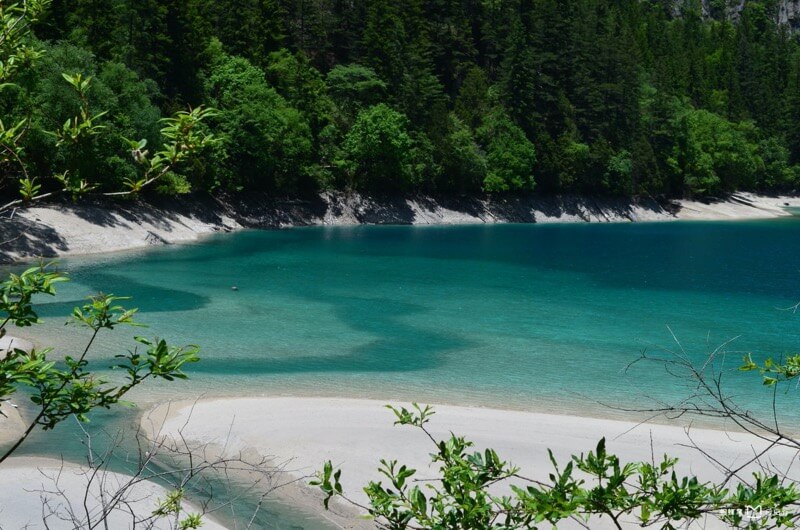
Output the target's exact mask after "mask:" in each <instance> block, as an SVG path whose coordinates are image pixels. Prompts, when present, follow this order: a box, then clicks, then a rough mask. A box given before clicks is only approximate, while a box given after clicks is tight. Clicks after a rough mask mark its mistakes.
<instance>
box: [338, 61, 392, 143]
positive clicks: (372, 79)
mask: <svg viewBox="0 0 800 530" xmlns="http://www.w3.org/2000/svg"><path fill="white" fill-rule="evenodd" d="M325 83H326V84H327V86H328V94H330V96H331V98H332V99H333V100H334V102H335V103H336V106H337V115H338V116H339V118H340V121H341V122H342V123H343V124H344V125H345V126H346V127H350V125H352V124H353V121H354V120H355V117H356V115H357V114H358V113H359V111H361V109H363V108H365V107H371V106H373V105H377V104H378V103H381V102H382V101H384V100H385V99H386V95H387V85H386V83H385V82H384V81H383V80H381V79H380V78H379V77H378V75H377V74H376V73H375V71H374V70H373V69H371V68H367V67H366V66H360V65H357V64H350V65H339V66H336V67H334V68H333V69H332V70H331V71H330V72H328V75H327V77H326V79H325Z"/></svg>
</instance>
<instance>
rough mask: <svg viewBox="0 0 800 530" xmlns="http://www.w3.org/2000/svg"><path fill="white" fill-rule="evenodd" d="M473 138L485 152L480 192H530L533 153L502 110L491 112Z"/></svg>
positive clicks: (520, 131)
mask: <svg viewBox="0 0 800 530" xmlns="http://www.w3.org/2000/svg"><path fill="white" fill-rule="evenodd" d="M476 136H477V138H478V140H479V142H480V143H481V145H483V146H484V149H485V151H486V167H487V173H486V178H485V179H484V181H483V189H484V190H486V191H488V192H505V191H531V190H533V188H534V185H535V182H534V179H533V167H534V164H535V163H536V150H535V149H534V147H533V144H532V143H531V142H530V141H529V140H528V139H527V138H526V137H525V133H524V132H522V129H520V128H519V127H517V126H516V125H515V124H514V122H512V121H511V118H509V117H508V116H507V115H506V114H505V113H503V112H502V111H497V110H496V111H494V112H492V113H491V114H490V115H489V116H488V117H487V119H486V121H485V123H484V124H483V125H482V126H481V127H480V129H478V131H477V133H476Z"/></svg>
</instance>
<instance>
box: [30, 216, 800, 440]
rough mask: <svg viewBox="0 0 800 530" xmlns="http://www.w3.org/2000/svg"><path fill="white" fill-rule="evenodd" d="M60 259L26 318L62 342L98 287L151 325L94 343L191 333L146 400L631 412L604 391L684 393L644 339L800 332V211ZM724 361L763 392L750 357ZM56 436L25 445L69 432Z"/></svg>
mask: <svg viewBox="0 0 800 530" xmlns="http://www.w3.org/2000/svg"><path fill="white" fill-rule="evenodd" d="M61 268H63V269H64V270H66V271H68V272H69V274H70V276H71V277H72V280H73V281H72V282H70V283H69V284H66V285H64V286H62V287H61V289H60V295H59V297H58V298H56V299H43V300H42V302H44V305H43V306H41V307H42V311H41V314H42V316H44V317H45V318H46V320H47V322H46V323H45V324H44V325H43V326H42V327H41V328H40V329H38V330H37V332H38V333H39V337H40V338H41V340H42V342H46V341H49V342H50V343H52V344H55V345H58V346H59V348H58V351H59V352H66V351H67V350H69V349H72V348H75V349H77V348H78V347H80V345H81V344H82V343H83V341H84V340H85V338H86V334H85V332H81V331H80V330H78V329H75V330H72V333H65V331H64V328H63V321H64V320H65V318H66V317H67V315H68V314H69V311H70V310H71V308H72V306H73V305H76V304H78V303H80V301H81V299H82V298H83V297H85V296H86V295H88V294H90V293H91V292H94V291H99V290H102V291H104V292H111V293H114V294H118V295H127V296H132V297H133V300H132V301H131V302H130V305H131V306H135V307H139V309H140V318H139V319H140V320H141V321H143V322H146V323H148V324H149V325H150V329H146V330H138V329H137V330H130V329H120V331H118V332H116V333H114V334H111V335H106V336H103V337H101V339H100V341H99V342H98V348H97V349H96V350H95V354H94V357H93V359H101V360H102V359H104V358H108V359H111V358H112V357H113V355H114V354H115V353H118V352H119V351H120V350H124V349H126V348H127V347H130V346H132V343H131V342H130V340H129V338H130V337H131V336H132V335H133V334H134V333H135V334H153V335H158V336H161V337H164V338H167V339H170V340H171V341H173V342H176V343H193V344H199V345H201V347H202V361H201V362H200V363H198V364H197V365H195V366H193V367H191V370H190V375H191V379H190V380H189V381H188V382H178V383H173V384H156V385H149V386H148V387H147V389H146V390H145V391H139V392H138V393H137V394H136V396H135V398H136V400H137V401H139V402H140V403H141V404H143V405H144V404H147V403H149V402H154V401H161V400H164V399H170V398H187V397H195V396H199V395H204V396H207V397H213V396H224V395H273V394H280V395H331V396H334V395H335V396H349V397H371V398H379V399H387V400H388V399H402V400H409V401H410V400H417V401H423V402H447V403H454V404H467V405H480V406H492V407H501V408H513V409H524V410H535V411H541V412H555V413H569V414H588V415H598V416H614V417H619V416H622V417H625V416H627V415H628V414H626V413H623V412H620V411H618V410H616V409H615V408H613V407H623V408H625V407H630V406H634V407H637V408H639V407H646V406H648V404H649V403H651V402H652V401H651V400H662V401H666V402H674V401H676V400H679V399H680V398H681V397H683V396H685V395H686V393H687V392H688V389H687V386H686V385H685V384H683V383H681V381H680V380H678V379H676V378H674V377H671V376H669V375H668V374H667V373H666V372H665V370H663V369H662V368H660V367H659V366H658V365H654V364H649V365H648V364H638V365H635V366H634V367H633V368H631V369H630V370H627V371H626V370H625V368H626V366H628V365H629V364H630V363H631V362H632V361H633V360H635V359H637V358H638V357H639V356H640V355H641V354H642V352H643V351H647V352H651V353H653V354H660V355H669V354H668V353H666V352H664V349H670V350H678V349H682V350H683V351H685V354H686V355H687V356H688V357H689V358H690V359H692V360H694V361H697V362H702V361H703V360H704V359H705V357H706V355H707V354H708V353H709V352H710V351H712V350H714V349H715V348H717V347H718V346H720V345H721V344H723V343H725V342H726V341H729V340H731V339H734V338H735V340H734V341H733V342H731V343H730V344H729V345H728V346H726V351H728V352H729V359H728V360H727V363H726V366H729V367H730V368H732V369H733V368H735V367H736V366H738V363H739V361H740V360H741V356H742V355H743V354H744V353H746V352H753V354H754V356H756V357H764V356H766V355H770V354H771V355H781V354H786V353H789V352H792V351H794V350H795V348H796V347H797V344H798V337H799V336H800V321H799V320H798V319H800V315H795V314H794V312H793V311H789V310H786V308H788V307H790V306H793V305H794V304H796V303H797V302H798V301H800V289H798V280H799V279H800V220H799V219H796V218H784V219H776V220H769V221H751V222H716V223H715V222H663V223H635V224H602V225H599V224H553V225H486V226H485V225H480V226H425V227H412V226H357V227H313V228H296V229H291V230H282V231H245V232H240V233H235V234H226V235H220V236H215V237H212V238H209V239H206V240H204V241H202V242H200V243H197V244H191V245H184V246H176V247H166V248H157V249H154V250H148V251H138V252H130V253H121V254H115V255H111V256H102V257H83V258H72V259H64V260H62V261H61ZM232 286H236V287H237V288H238V290H232V289H231V288H232ZM670 330H671V331H670ZM673 334H674V338H673ZM675 338H677V341H679V343H680V345H678V344H677V342H676V340H675ZM726 378H727V381H728V385H729V388H730V389H731V391H732V393H735V394H736V395H737V396H738V399H740V400H741V402H743V403H745V404H747V405H748V406H751V407H753V408H754V409H756V410H758V409H759V408H761V407H762V406H764V403H765V400H766V398H767V397H768V396H767V395H766V391H765V390H764V389H763V388H762V387H761V385H760V384H759V383H758V376H757V375H754V374H744V373H738V372H736V371H735V370H732V371H731V373H730V374H729V375H727V376H726ZM608 405H611V406H612V407H611V408H610V407H609V406H608ZM789 416H790V419H797V413H796V412H794V410H792V411H790V412H789ZM104 418H105V419H102V418H101V420H100V424H104V422H105V424H107V423H108V422H110V421H112V420H109V419H108V416H107V415H106V416H104ZM65 436H66V435H64V436H62V437H61V438H62V441H59V442H58V447H55V446H54V445H53V440H48V439H47V438H46V437H45V438H42V437H38V438H37V439H36V440H34V441H32V443H31V444H30V445H29V446H28V447H27V448H26V452H29V453H41V452H45V453H48V452H52V451H57V450H64V446H63V443H64V442H63V439H64V438H65Z"/></svg>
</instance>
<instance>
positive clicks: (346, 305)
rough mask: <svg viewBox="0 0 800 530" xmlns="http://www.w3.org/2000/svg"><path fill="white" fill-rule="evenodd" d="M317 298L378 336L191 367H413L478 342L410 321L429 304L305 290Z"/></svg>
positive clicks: (240, 370)
mask: <svg viewBox="0 0 800 530" xmlns="http://www.w3.org/2000/svg"><path fill="white" fill-rule="evenodd" d="M305 296H306V297H307V298H308V299H309V300H312V301H314V302H319V301H325V302H327V303H330V304H332V305H333V307H334V308H335V310H334V312H335V315H336V316H337V317H338V319H339V321H340V322H342V323H344V324H345V325H346V326H348V328H349V329H350V330H351V331H358V332H365V333H368V334H370V335H377V336H379V338H377V339H374V340H371V341H369V342H368V343H366V344H361V345H358V346H355V347H352V348H348V349H346V350H340V351H341V352H342V353H330V352H320V354H318V355H313V354H304V353H299V352H298V353H297V354H294V355H292V356H291V357H285V358H276V357H271V356H269V352H245V353H246V355H247V356H246V357H245V358H236V357H224V356H219V355H213V356H210V357H204V358H203V361H202V362H200V363H197V364H196V365H194V366H192V367H191V371H192V372H199V373H212V374H217V373H230V374H281V373H309V372H409V371H419V370H427V369H431V368H435V367H438V366H441V365H443V364H445V359H444V357H445V356H446V355H447V354H448V353H451V352H456V351H459V350H462V349H466V348H471V347H474V346H476V345H477V343H476V342H474V341H471V340H468V339H465V338H463V337H459V336H457V335H456V334H455V333H447V332H440V331H432V330H430V329H425V328H422V327H419V326H414V325H410V324H406V323H404V322H403V318H405V317H410V316H413V315H419V314H421V313H424V312H426V311H428V309H427V308H425V307H423V306H420V305H417V304H409V303H404V302H400V301H396V300H388V299H374V298H361V297H336V296H331V295H326V294H323V293H320V292H314V293H313V294H309V293H306V294H305Z"/></svg>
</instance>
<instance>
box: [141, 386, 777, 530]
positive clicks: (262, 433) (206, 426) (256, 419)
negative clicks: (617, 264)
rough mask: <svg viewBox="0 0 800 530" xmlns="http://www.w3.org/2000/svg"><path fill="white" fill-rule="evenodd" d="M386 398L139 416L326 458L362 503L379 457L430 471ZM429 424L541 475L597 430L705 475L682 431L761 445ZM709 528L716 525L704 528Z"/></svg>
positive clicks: (495, 415) (676, 435)
mask: <svg viewBox="0 0 800 530" xmlns="http://www.w3.org/2000/svg"><path fill="white" fill-rule="evenodd" d="M383 405H384V403H383V402H380V401H370V400H355V399H325V398H284V397H280V398H250V399H249V398H241V399H220V400H209V401H200V402H197V403H187V402H182V403H173V404H166V405H160V406H158V407H156V408H155V409H154V410H152V411H151V412H150V413H148V414H146V415H145V416H144V418H143V420H142V422H143V426H144V427H145V429H146V430H149V431H150V432H151V433H154V432H159V431H160V434H161V435H167V436H174V435H175V434H177V433H178V432H179V431H181V432H182V434H183V436H186V437H187V438H189V439H190V440H194V441H199V442H204V443H211V444H217V445H225V446H226V447H227V448H228V450H229V451H240V450H244V449H255V450H257V451H259V452H260V453H261V454H263V455H272V456H274V457H275V458H278V459H281V460H283V459H289V458H291V459H293V461H292V463H291V465H290V467H291V468H292V469H293V470H294V472H295V473H296V474H298V475H306V474H312V473H313V472H314V471H315V470H317V469H319V468H321V466H322V463H323V462H324V461H325V460H328V459H330V460H332V461H333V463H334V464H335V465H336V466H340V467H341V469H342V470H343V480H342V482H343V485H344V486H345V489H346V491H347V492H348V493H349V494H350V495H351V496H352V498H353V499H355V500H357V501H359V502H362V503H363V502H365V501H366V496H365V495H364V493H363V492H362V491H361V487H363V486H364V485H366V484H367V483H368V482H369V481H370V480H374V479H379V478H380V477H379V475H378V473H377V471H376V468H377V465H378V462H379V460H380V459H381V458H395V459H397V460H398V461H400V462H401V463H406V464H409V465H411V466H412V467H414V468H416V469H418V470H419V477H420V478H431V477H433V476H434V474H433V471H432V469H431V468H430V466H429V461H428V455H429V454H430V453H431V452H432V451H433V449H434V448H433V447H432V445H431V442H430V440H428V439H427V438H426V437H425V435H424V433H422V432H420V431H419V430H417V429H414V428H412V427H407V426H393V421H394V416H393V414H392V412H391V411H389V410H387V409H386V408H384V407H383ZM165 418H166V419H165ZM429 426H430V431H431V432H432V433H433V435H434V436H436V437H437V438H443V437H447V436H449V433H450V432H454V433H457V434H459V435H464V436H466V437H468V438H469V439H471V440H472V441H474V442H475V444H476V448H478V449H482V448H485V447H492V448H494V449H496V450H497V451H498V453H499V454H500V455H501V456H502V457H504V458H506V459H508V460H510V461H511V462H513V463H514V464H516V465H518V466H520V468H521V471H522V473H523V474H525V475H527V476H533V477H535V478H540V479H545V480H546V478H547V473H548V471H549V470H550V469H551V466H550V463H549V461H548V455H547V449H548V448H550V449H552V450H553V452H554V454H555V456H556V458H557V459H558V460H559V461H561V462H566V461H567V460H568V458H569V456H570V455H572V454H579V453H581V452H587V451H589V450H592V449H594V447H595V445H596V443H597V441H598V439H599V438H601V437H603V436H605V437H606V438H607V440H608V446H609V449H610V450H611V451H614V452H616V453H617V454H619V455H621V456H622V457H623V458H624V459H625V460H627V461H641V460H645V461H650V460H651V458H652V457H653V455H655V458H656V459H657V460H658V459H660V457H661V456H662V455H663V454H664V453H669V454H670V455H673V456H677V457H679V458H680V459H681V461H680V464H679V466H678V469H679V470H680V471H681V472H682V473H687V474H689V473H690V474H695V475H697V476H698V477H700V478H701V479H703V480H714V479H716V478H718V477H719V476H720V472H719V471H718V470H717V469H716V468H715V466H714V465H712V464H711V463H710V462H709V461H708V460H706V459H705V458H703V457H702V456H701V455H700V454H699V453H698V451H697V450H696V449H693V448H690V447H687V445H688V444H689V442H690V440H689V435H690V436H691V439H692V440H693V441H694V442H696V443H697V444H698V445H699V446H700V447H702V448H703V449H704V450H707V451H709V452H711V453H713V454H714V455H715V456H716V457H717V458H719V459H720V461H721V462H723V463H724V464H727V465H729V466H734V465H736V464H737V463H741V462H743V461H744V460H745V459H746V458H747V457H748V456H749V455H752V454H753V450H754V449H757V448H759V447H763V445H764V444H763V442H761V441H759V440H757V439H755V438H753V437H750V436H747V435H745V434H742V433H736V432H723V431H716V430H704V429H690V430H689V431H688V433H689V434H688V435H687V430H685V429H684V428H681V427H677V426H665V425H651V424H643V425H637V424H635V423H631V422H624V421H614V420H604V419H594V418H581V417H574V416H558V415H548V414H537V413H528V412H516V411H503V410H492V409H483V408H467V407H456V406H437V407H436V415H435V416H434V417H433V419H432V420H431V422H430V424H429ZM651 441H652V450H651ZM773 457H774V458H775V462H783V463H784V464H786V465H788V463H789V462H790V460H791V457H792V455H791V454H788V453H778V452H776V453H775V454H774V455H773ZM317 499H318V497H317ZM301 500H302V499H301ZM305 501H306V502H311V503H313V502H315V497H314V496H312V495H310V494H309V495H307V497H306V499H305ZM316 502H319V501H318V500H316ZM349 517H350V518H349V519H348V514H347V512H342V513H340V514H339V518H338V521H339V523H340V524H342V526H345V527H361V526H362V525H363V523H361V522H359V521H357V520H356V519H355V518H354V517H353V516H352V515H350V516H349ZM567 526H569V525H567ZM565 527H566V526H565ZM712 527H719V526H718V525H714V524H713V523H709V525H708V526H707V528H712ZM598 528H600V526H598Z"/></svg>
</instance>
